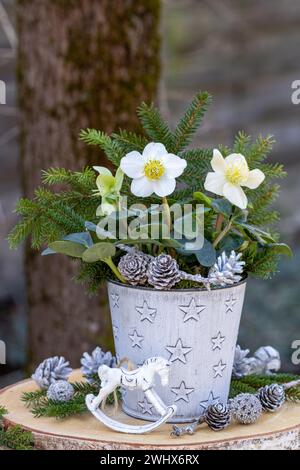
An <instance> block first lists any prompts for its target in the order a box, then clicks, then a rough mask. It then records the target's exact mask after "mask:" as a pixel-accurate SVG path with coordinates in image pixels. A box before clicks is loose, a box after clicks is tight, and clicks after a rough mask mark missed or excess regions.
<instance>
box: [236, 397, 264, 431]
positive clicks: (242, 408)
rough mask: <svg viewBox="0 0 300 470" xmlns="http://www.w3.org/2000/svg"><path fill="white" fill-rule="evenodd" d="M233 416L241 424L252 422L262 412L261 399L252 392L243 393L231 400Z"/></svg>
mask: <svg viewBox="0 0 300 470" xmlns="http://www.w3.org/2000/svg"><path fill="white" fill-rule="evenodd" d="M230 409H231V411H232V415H233V418H234V419H235V420H236V421H237V422H238V423H241V424H252V423H255V421H257V420H258V418H259V417H260V416H261V414H262V405H261V403H260V401H259V399H258V398H257V397H256V396H255V395H253V394H251V393H241V394H240V395H237V396H236V397H235V398H233V399H232V400H231V401H230Z"/></svg>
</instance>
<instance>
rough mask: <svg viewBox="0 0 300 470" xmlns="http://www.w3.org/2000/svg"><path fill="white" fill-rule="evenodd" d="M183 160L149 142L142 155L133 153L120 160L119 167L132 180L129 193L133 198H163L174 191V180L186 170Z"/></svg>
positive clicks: (161, 145)
mask: <svg viewBox="0 0 300 470" xmlns="http://www.w3.org/2000/svg"><path fill="white" fill-rule="evenodd" d="M186 165H187V163H186V161H185V160H184V159H183V158H180V157H178V156H177V155H173V154H172V153H168V151H167V150H166V148H165V146H164V145H163V144H159V143H155V142H151V143H150V144H148V145H146V147H145V148H144V150H143V153H142V154H140V153H139V152H137V151H133V152H130V153H128V154H127V155H125V157H123V158H122V160H121V164H120V167H121V169H122V170H123V172H124V173H125V174H126V175H127V176H129V177H130V178H133V180H132V182H131V192H132V193H133V194H134V195H135V196H139V197H148V196H151V194H153V193H155V194H157V196H160V197H165V196H168V195H169V194H172V193H173V192H174V190H175V186H176V180H175V178H177V177H178V176H180V175H181V174H182V173H183V171H184V169H185V168H186Z"/></svg>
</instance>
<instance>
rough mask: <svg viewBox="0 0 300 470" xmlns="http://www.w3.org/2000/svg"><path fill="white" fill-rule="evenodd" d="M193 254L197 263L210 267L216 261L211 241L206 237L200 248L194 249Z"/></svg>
mask: <svg viewBox="0 0 300 470" xmlns="http://www.w3.org/2000/svg"><path fill="white" fill-rule="evenodd" d="M195 255H196V258H197V260H198V261H199V263H200V264H201V265H202V266H205V267H211V266H212V265H213V264H214V263H215V262H216V258H217V255H216V250H215V248H214V247H213V245H212V243H210V242H209V241H208V240H206V239H205V240H204V244H203V247H202V248H201V250H198V251H196V253H195Z"/></svg>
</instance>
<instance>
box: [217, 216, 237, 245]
mask: <svg viewBox="0 0 300 470" xmlns="http://www.w3.org/2000/svg"><path fill="white" fill-rule="evenodd" d="M232 222H233V221H232V219H231V220H229V222H228V224H227V225H226V227H224V229H223V230H222V232H220V233H219V235H218V236H217V238H216V239H215V241H214V242H213V247H214V248H216V246H217V245H218V244H219V243H220V241H221V240H223V238H224V237H225V236H226V235H227V233H228V232H229V231H230V229H231V226H232Z"/></svg>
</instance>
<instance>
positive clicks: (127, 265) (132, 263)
mask: <svg viewBox="0 0 300 470" xmlns="http://www.w3.org/2000/svg"><path fill="white" fill-rule="evenodd" d="M150 260H151V257H150V256H148V255H145V254H144V253H141V252H136V253H128V254H127V255H124V256H122V258H121V259H120V261H119V264H118V270H119V271H120V273H121V274H122V276H123V277H124V279H125V280H126V281H127V282H128V283H129V284H131V285H133V286H136V285H138V284H146V282H147V269H148V266H149V263H150Z"/></svg>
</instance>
